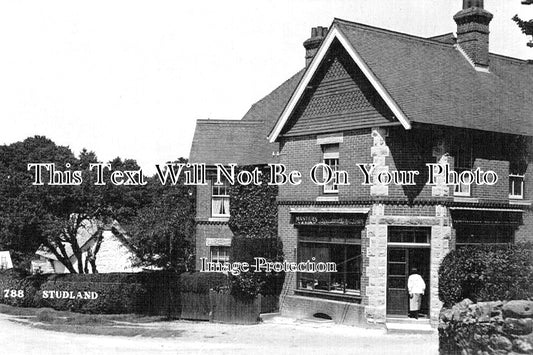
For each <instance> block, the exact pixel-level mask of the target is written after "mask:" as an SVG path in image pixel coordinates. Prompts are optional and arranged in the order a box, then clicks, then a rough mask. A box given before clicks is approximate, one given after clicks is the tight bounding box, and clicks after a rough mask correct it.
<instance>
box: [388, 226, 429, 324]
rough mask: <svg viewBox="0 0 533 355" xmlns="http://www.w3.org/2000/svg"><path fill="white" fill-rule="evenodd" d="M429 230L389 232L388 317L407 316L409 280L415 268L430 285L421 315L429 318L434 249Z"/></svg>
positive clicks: (396, 230)
mask: <svg viewBox="0 0 533 355" xmlns="http://www.w3.org/2000/svg"><path fill="white" fill-rule="evenodd" d="M429 234H430V231H429V230H428V229H424V228H420V229H392V228H391V230H389V243H388V251H387V315H396V316H407V315H408V312H409V292H408V289H407V279H408V278H409V274H410V272H411V270H413V268H416V269H417V270H418V273H419V274H420V275H421V276H422V278H423V279H424V281H425V283H426V292H425V294H424V296H423V298H422V306H421V309H420V315H421V316H424V315H428V314H429V312H428V311H429V288H430V287H429V286H430V285H429V280H430V277H429V276H430V254H431V253H430V250H431V249H430V245H429Z"/></svg>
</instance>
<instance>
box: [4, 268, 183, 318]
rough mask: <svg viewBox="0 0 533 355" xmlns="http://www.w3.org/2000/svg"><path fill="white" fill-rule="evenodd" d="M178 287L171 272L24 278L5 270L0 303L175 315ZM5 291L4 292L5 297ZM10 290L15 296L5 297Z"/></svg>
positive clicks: (92, 310)
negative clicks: (20, 292) (95, 295)
mask: <svg viewBox="0 0 533 355" xmlns="http://www.w3.org/2000/svg"><path fill="white" fill-rule="evenodd" d="M179 287H180V284H179V275H178V274H175V273H171V272H144V273H110V274H53V275H35V276H26V275H23V274H18V273H16V272H13V271H5V272H2V273H0V291H1V292H2V294H1V295H0V303H5V304H9V305H13V306H22V307H50V308H54V309H56V310H68V311H74V312H80V313H107V314H111V313H149V314H161V315H162V314H165V315H168V316H172V315H174V316H175V315H179V311H180V307H179ZM5 290H8V292H7V297H6V294H5ZM10 290H14V292H15V293H14V294H13V295H11V294H9V292H10ZM20 290H22V291H23V293H22V294H21V295H23V296H22V297H19V296H20V295H19V294H17V292H19V291H20ZM56 292H60V293H59V294H58V293H56ZM65 292H66V294H64V293H65ZM70 292H72V294H71V293H70ZM78 292H81V294H80V295H79V296H81V297H78ZM84 292H93V293H94V292H95V293H96V294H97V297H92V298H91V297H89V298H88V299H84V297H87V296H91V295H94V294H85V293H84ZM52 296H53V298H52ZM56 296H63V297H61V298H57V297H56ZM64 296H67V298H64Z"/></svg>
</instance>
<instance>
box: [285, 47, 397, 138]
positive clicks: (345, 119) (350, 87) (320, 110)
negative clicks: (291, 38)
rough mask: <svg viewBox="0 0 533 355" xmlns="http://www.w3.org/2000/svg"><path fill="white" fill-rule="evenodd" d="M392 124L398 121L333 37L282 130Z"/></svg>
mask: <svg viewBox="0 0 533 355" xmlns="http://www.w3.org/2000/svg"><path fill="white" fill-rule="evenodd" d="M391 124H393V125H399V124H400V123H399V122H398V121H397V120H396V119H395V117H394V114H393V113H392V111H391V110H390V109H389V107H388V106H387V104H386V103H385V101H384V100H383V99H382V98H381V96H380V95H379V94H378V93H377V91H376V90H375V89H374V88H373V86H372V84H371V83H370V81H369V80H368V79H367V78H366V76H365V75H364V73H363V72H362V71H361V70H360V69H359V68H358V67H357V65H356V64H355V62H354V61H353V60H352V59H351V58H350V56H349V54H348V53H347V52H346V50H345V49H344V48H343V47H342V45H341V44H340V42H339V41H338V40H336V39H335V40H334V41H333V43H332V44H331V46H330V48H329V50H328V52H327V54H326V56H325V57H324V59H323V60H322V63H321V65H320V66H319V67H318V69H317V71H316V73H315V75H314V76H313V78H312V80H311V81H310V83H309V85H308V86H307V89H306V90H305V92H304V94H303V95H302V98H301V99H300V102H299V103H298V104H297V105H296V108H295V109H294V111H293V113H292V114H291V116H290V118H289V120H288V122H287V123H286V125H285V127H284V128H283V129H282V131H281V134H282V135H283V136H298V135H306V134H317V133H325V132H338V131H343V130H350V129H358V128H363V127H375V126H387V125H391Z"/></svg>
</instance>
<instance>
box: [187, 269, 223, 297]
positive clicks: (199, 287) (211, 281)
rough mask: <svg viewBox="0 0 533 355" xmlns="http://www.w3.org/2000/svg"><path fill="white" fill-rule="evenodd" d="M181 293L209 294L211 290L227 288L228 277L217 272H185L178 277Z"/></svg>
mask: <svg viewBox="0 0 533 355" xmlns="http://www.w3.org/2000/svg"><path fill="white" fill-rule="evenodd" d="M179 282H180V288H181V292H193V293H203V294H209V290H210V289H212V288H215V289H216V288H220V287H222V286H227V283H228V277H227V276H226V275H225V274H222V273H218V272H187V273H183V274H181V275H180V277H179Z"/></svg>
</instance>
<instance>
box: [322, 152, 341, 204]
mask: <svg viewBox="0 0 533 355" xmlns="http://www.w3.org/2000/svg"><path fill="white" fill-rule="evenodd" d="M322 152H323V162H324V164H326V165H327V166H329V167H330V171H329V172H331V174H332V176H331V181H330V182H329V183H328V184H326V185H324V193H325V194H336V193H339V185H338V184H337V183H336V181H335V178H334V176H335V172H336V171H338V170H339V145H338V144H326V145H323V146H322ZM326 170H327V169H324V172H323V173H324V176H326V175H327V174H328V171H326Z"/></svg>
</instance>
